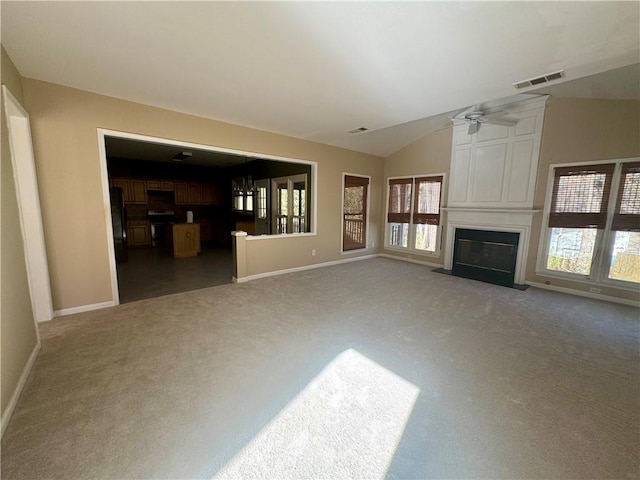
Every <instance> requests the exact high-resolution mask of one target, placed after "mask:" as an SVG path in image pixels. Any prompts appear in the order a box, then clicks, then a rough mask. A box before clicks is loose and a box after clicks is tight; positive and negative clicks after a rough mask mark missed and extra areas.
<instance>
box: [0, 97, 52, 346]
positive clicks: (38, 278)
mask: <svg viewBox="0 0 640 480" xmlns="http://www.w3.org/2000/svg"><path fill="white" fill-rule="evenodd" d="M2 97H3V101H4V107H5V116H6V119H7V130H8V137H9V150H10V151H11V165H12V167H13V177H14V182H15V187H16V196H17V201H18V213H19V216H20V230H21V232H22V239H23V245H24V257H25V263H26V266H27V280H28V282H29V294H30V298H31V307H32V309H33V317H34V321H35V322H36V335H37V334H38V326H37V323H38V322H46V321H49V320H51V319H52V318H53V316H54V315H53V300H52V296H51V283H50V282H51V280H50V277H49V262H48V259H47V249H46V245H45V240H44V228H43V226H42V211H41V209H40V194H39V193H38V179H37V176H36V166H35V158H34V155H33V143H32V140H31V126H30V123H29V113H28V112H27V111H26V110H25V109H24V107H23V106H22V105H21V104H20V102H19V101H18V100H17V99H16V98H15V97H14V96H13V94H12V93H11V91H10V90H9V89H8V88H7V87H6V85H3V86H2ZM38 341H39V340H38Z"/></svg>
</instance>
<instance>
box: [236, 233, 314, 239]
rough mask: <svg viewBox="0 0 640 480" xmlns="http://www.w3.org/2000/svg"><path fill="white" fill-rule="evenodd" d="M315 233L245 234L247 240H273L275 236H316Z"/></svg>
mask: <svg viewBox="0 0 640 480" xmlns="http://www.w3.org/2000/svg"><path fill="white" fill-rule="evenodd" d="M317 236H318V234H317V233H312V232H304V233H274V234H266V233H263V234H261V235H249V234H247V241H250V240H275V239H276V238H295V237H317Z"/></svg>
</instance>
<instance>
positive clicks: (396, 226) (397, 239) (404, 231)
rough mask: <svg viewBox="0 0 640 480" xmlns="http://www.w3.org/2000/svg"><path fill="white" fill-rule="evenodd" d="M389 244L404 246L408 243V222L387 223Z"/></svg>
mask: <svg viewBox="0 0 640 480" xmlns="http://www.w3.org/2000/svg"><path fill="white" fill-rule="evenodd" d="M389 245H390V246H392V247H404V248H407V246H408V245H409V224H408V223H390V224H389Z"/></svg>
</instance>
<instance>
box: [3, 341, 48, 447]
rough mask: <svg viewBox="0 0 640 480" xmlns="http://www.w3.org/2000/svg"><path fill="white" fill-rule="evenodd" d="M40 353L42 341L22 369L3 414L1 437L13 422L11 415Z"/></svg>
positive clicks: (37, 344) (37, 343)
mask: <svg viewBox="0 0 640 480" xmlns="http://www.w3.org/2000/svg"><path fill="white" fill-rule="evenodd" d="M39 351H40V341H38V342H36V345H35V347H34V348H33V351H32V352H31V355H29V360H27V363H26V365H25V366H24V368H23V369H22V373H21V374H20V378H19V379H18V384H17V385H16V388H15V389H14V390H13V394H12V395H11V399H10V400H9V403H7V407H6V408H5V409H4V412H2V418H1V419H0V423H1V424H2V427H0V428H1V432H0V437H2V436H4V431H5V430H6V428H7V425H8V424H9V420H11V415H13V411H14V410H15V408H16V405H17V404H18V399H19V398H20V394H21V393H22V390H23V389H24V385H25V383H27V378H29V373H31V369H32V368H33V364H34V363H35V361H36V358H37V357H38V352H39Z"/></svg>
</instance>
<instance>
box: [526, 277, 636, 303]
mask: <svg viewBox="0 0 640 480" xmlns="http://www.w3.org/2000/svg"><path fill="white" fill-rule="evenodd" d="M525 284H526V285H531V286H532V287H535V288H541V289H543V290H552V291H554V292H561V293H568V294H569V295H577V296H579V297H587V298H592V299H595V300H604V301H606V302H613V303H620V304H622V305H630V306H632V307H640V302H639V301H636V300H629V299H627V298H618V297H612V296H610V295H602V294H601V293H591V292H583V291H581V290H574V289H572V288H567V287H558V286H556V285H546V284H544V283H538V282H529V281H527V282H525Z"/></svg>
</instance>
